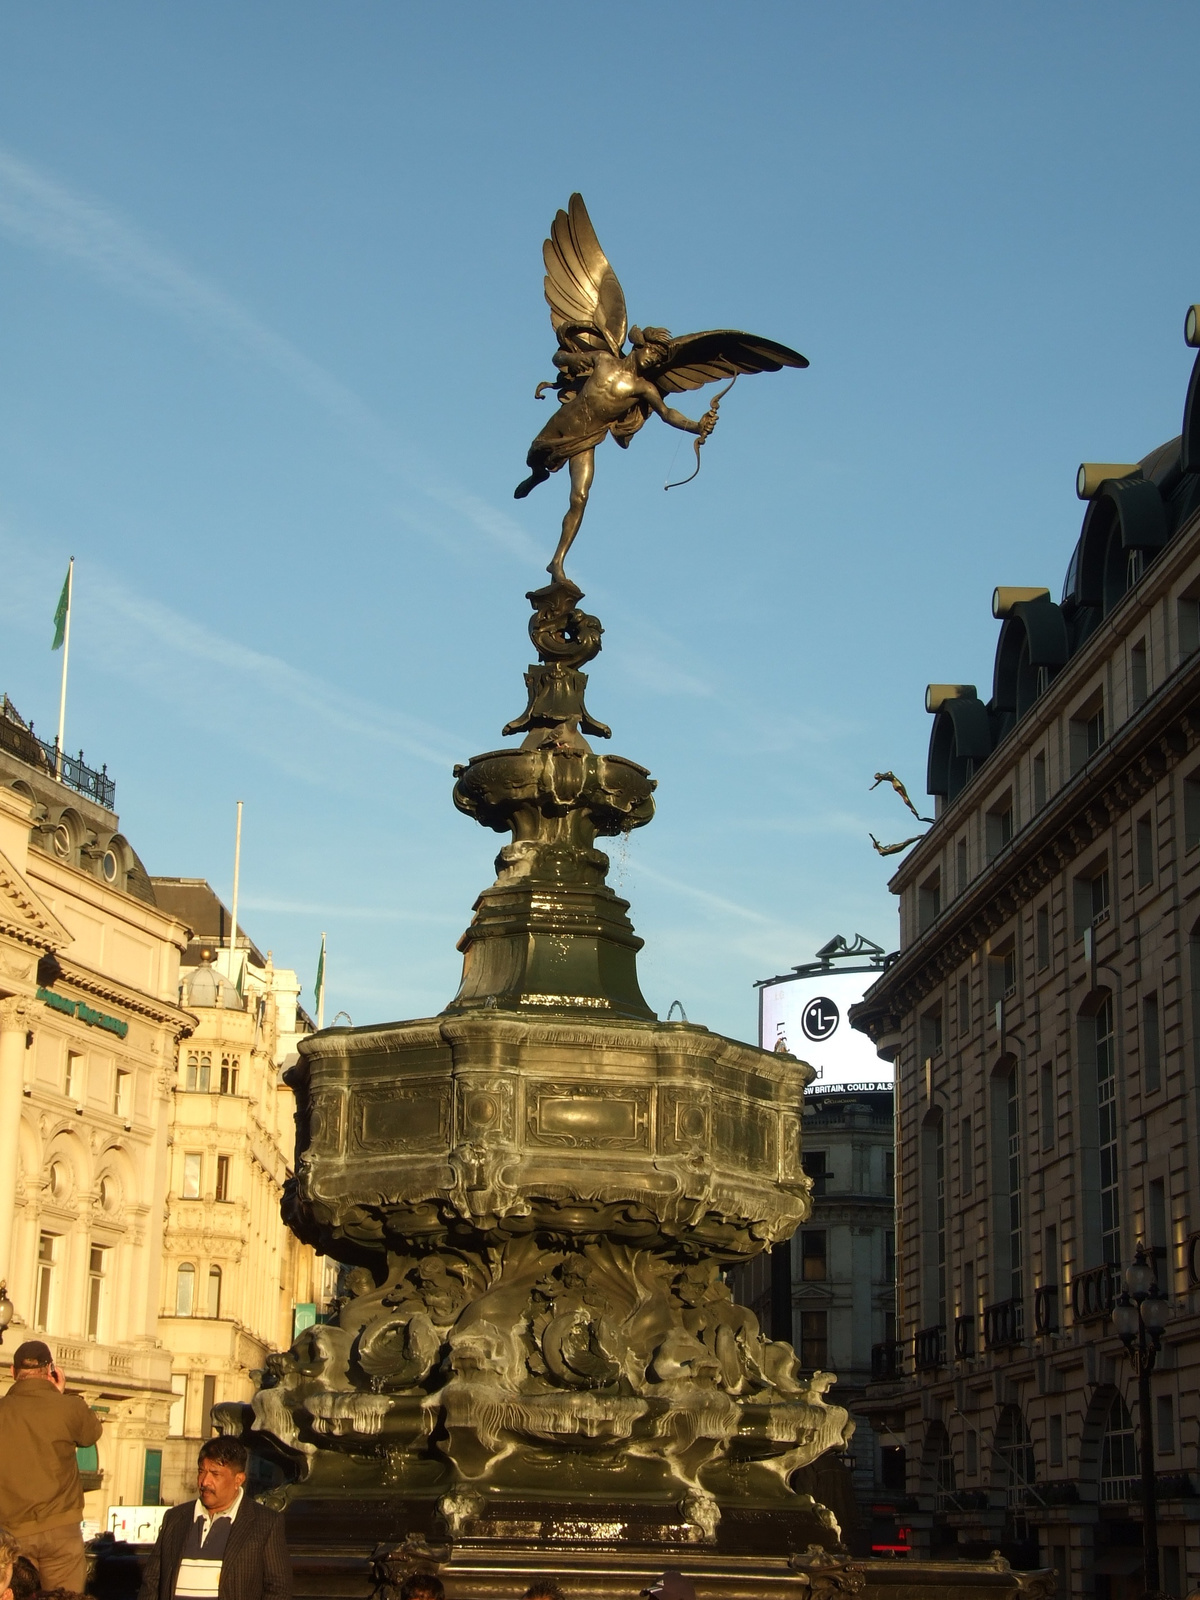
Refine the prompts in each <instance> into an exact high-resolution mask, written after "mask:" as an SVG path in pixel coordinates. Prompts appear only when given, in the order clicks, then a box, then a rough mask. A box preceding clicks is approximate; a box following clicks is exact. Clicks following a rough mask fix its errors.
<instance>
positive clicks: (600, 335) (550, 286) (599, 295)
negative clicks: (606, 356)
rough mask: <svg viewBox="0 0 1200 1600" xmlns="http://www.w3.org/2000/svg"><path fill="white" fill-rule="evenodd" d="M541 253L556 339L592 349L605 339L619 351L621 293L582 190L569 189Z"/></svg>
mask: <svg viewBox="0 0 1200 1600" xmlns="http://www.w3.org/2000/svg"><path fill="white" fill-rule="evenodd" d="M542 257H543V259H544V261H545V263H546V299H547V300H548V301H549V304H550V321H551V322H552V323H553V325H554V331H555V333H556V334H558V338H559V343H560V344H562V345H563V346H564V347H565V348H579V347H580V346H581V345H582V346H583V348H591V349H597V350H599V349H603V348H604V347H605V346H606V345H607V347H608V348H609V349H610V350H611V351H612V353H613V355H619V354H620V352H621V346H622V345H623V344H624V343H625V331H626V314H625V295H624V293H623V291H622V289H621V285H620V284H619V283H618V282H617V275H616V273H615V272H614V271H613V269H612V268H611V267H610V266H609V264H608V257H607V256H606V255H605V254H604V251H603V250H601V248H600V241H599V239H597V237H596V230H595V228H593V227H592V219H591V217H589V216H588V214H587V207H586V206H585V205H584V203H583V196H582V195H581V194H573V195H572V196H571V198H570V200H569V201H568V202H567V209H566V210H565V211H560V212H559V213H558V215H557V216H556V217H555V219H554V224H553V226H552V227H551V229H550V237H549V238H548V239H547V240H546V242H545V244H544V245H543V246H542ZM568 341H571V342H570V343H568Z"/></svg>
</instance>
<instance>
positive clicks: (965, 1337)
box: [954, 1317, 975, 1361]
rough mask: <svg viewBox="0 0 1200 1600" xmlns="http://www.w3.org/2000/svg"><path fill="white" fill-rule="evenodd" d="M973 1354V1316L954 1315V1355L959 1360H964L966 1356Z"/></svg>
mask: <svg viewBox="0 0 1200 1600" xmlns="http://www.w3.org/2000/svg"><path fill="white" fill-rule="evenodd" d="M974 1354H975V1318H974V1317H955V1319H954V1355H955V1358H956V1359H957V1360H959V1361H965V1360H966V1359H967V1357H968V1356H973V1355H974Z"/></svg>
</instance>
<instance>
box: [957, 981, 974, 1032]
mask: <svg viewBox="0 0 1200 1600" xmlns="http://www.w3.org/2000/svg"><path fill="white" fill-rule="evenodd" d="M970 1031H971V980H970V978H960V979H959V980H958V1033H959V1037H960V1038H961V1037H962V1036H963V1034H965V1033H970Z"/></svg>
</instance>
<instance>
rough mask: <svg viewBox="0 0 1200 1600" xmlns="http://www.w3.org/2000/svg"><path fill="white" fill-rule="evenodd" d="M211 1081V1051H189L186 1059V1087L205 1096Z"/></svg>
mask: <svg viewBox="0 0 1200 1600" xmlns="http://www.w3.org/2000/svg"><path fill="white" fill-rule="evenodd" d="M211 1080H212V1051H211V1050H189V1051H188V1058H187V1078H186V1080H185V1081H186V1083H187V1087H188V1088H189V1089H192V1090H197V1091H199V1093H201V1094H207V1093H208V1089H209V1084H210V1082H211Z"/></svg>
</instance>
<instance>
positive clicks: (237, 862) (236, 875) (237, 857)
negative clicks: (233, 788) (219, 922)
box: [229, 800, 242, 983]
mask: <svg viewBox="0 0 1200 1600" xmlns="http://www.w3.org/2000/svg"><path fill="white" fill-rule="evenodd" d="M237 808H238V810H237V834H236V835H235V837H234V843H233V907H232V911H231V913H230V915H231V918H232V921H233V937H232V938H231V939H230V941H229V981H230V983H236V982H237V976H236V974H235V973H234V962H235V961H236V960H237V928H238V924H237V912H238V905H237V903H238V881H239V879H240V878H241V875H242V802H241V801H240V800H239V801H238V803H237Z"/></svg>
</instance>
